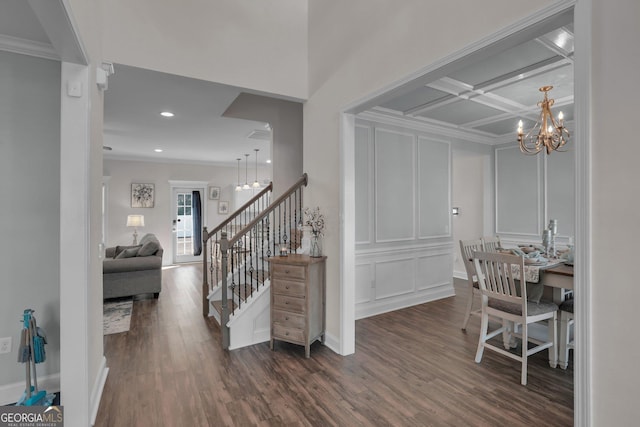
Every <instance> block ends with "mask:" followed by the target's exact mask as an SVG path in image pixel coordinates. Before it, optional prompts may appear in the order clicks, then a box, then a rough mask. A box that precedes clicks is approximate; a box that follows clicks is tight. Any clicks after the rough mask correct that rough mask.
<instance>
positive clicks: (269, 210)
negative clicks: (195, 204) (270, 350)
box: [202, 174, 307, 350]
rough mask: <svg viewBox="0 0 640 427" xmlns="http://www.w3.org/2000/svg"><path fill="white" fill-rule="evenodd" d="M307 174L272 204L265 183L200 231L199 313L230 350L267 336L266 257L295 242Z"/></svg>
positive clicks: (293, 248)
mask: <svg viewBox="0 0 640 427" xmlns="http://www.w3.org/2000/svg"><path fill="white" fill-rule="evenodd" d="M306 185H307V174H304V175H302V177H301V178H300V179H299V180H298V181H297V182H296V183H295V184H294V185H293V186H291V188H289V189H288V190H287V191H286V192H285V193H284V194H282V196H280V197H279V198H278V199H277V200H275V201H274V202H273V203H271V202H270V199H271V194H272V191H273V185H272V184H269V185H268V186H267V187H266V188H265V189H264V190H262V191H261V192H260V193H258V194H256V195H255V196H254V197H253V198H252V199H251V200H249V201H248V202H247V203H245V204H244V205H243V206H242V207H241V208H240V209H238V210H237V211H235V212H234V213H233V214H232V215H231V216H230V217H229V218H227V219H226V220H225V221H224V222H222V223H221V224H220V225H218V226H217V227H216V228H215V229H213V230H212V231H211V232H209V231H208V230H207V228H206V227H205V228H204V230H203V243H204V244H203V269H202V273H203V274H202V278H203V280H202V314H203V316H211V317H214V318H215V319H216V320H217V321H218V323H219V324H220V327H221V330H222V347H223V348H224V349H229V350H233V349H236V348H241V347H246V346H248V345H253V344H257V343H260V342H264V341H268V340H269V339H270V310H269V308H270V293H269V288H270V280H269V263H268V262H267V261H266V260H267V259H268V258H269V257H271V256H274V255H278V254H279V253H280V251H281V250H283V249H285V248H286V250H288V251H289V252H290V253H295V251H296V248H297V247H299V246H300V240H301V237H302V236H301V232H300V228H301V227H300V226H301V224H302V187H306Z"/></svg>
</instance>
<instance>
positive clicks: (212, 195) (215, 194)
mask: <svg viewBox="0 0 640 427" xmlns="http://www.w3.org/2000/svg"><path fill="white" fill-rule="evenodd" d="M219 199H220V187H213V186H212V187H209V200H219Z"/></svg>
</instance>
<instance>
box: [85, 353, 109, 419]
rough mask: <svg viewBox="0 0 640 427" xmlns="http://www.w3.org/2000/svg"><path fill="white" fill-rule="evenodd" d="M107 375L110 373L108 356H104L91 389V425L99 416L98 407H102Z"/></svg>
mask: <svg viewBox="0 0 640 427" xmlns="http://www.w3.org/2000/svg"><path fill="white" fill-rule="evenodd" d="M107 375H109V368H108V367H107V358H106V357H104V356H102V363H100V369H99V370H98V375H97V376H96V381H95V382H94V383H93V390H92V391H91V401H90V402H89V405H90V408H91V425H94V424H95V423H96V417H97V416H98V409H100V400H101V399H102V392H103V390H104V384H105V383H106V382H107Z"/></svg>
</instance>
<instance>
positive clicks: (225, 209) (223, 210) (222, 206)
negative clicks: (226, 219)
mask: <svg viewBox="0 0 640 427" xmlns="http://www.w3.org/2000/svg"><path fill="white" fill-rule="evenodd" d="M218 213H219V214H220V215H227V214H228V213H229V202H218Z"/></svg>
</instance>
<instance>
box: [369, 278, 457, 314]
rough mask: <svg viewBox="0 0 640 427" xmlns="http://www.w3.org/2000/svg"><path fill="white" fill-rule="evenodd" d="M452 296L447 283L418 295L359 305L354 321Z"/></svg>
mask: <svg viewBox="0 0 640 427" xmlns="http://www.w3.org/2000/svg"><path fill="white" fill-rule="evenodd" d="M452 296H455V291H454V289H453V285H452V284H451V283H447V284H443V285H441V286H436V287H434V288H431V289H429V290H427V291H424V292H421V293H420V294H416V293H411V294H408V295H403V296H401V297H393V298H388V299H383V300H378V301H374V302H370V303H365V304H360V305H356V320H358V319H364V318H366V317H371V316H377V315H378V314H383V313H387V312H389V311H395V310H400V309H402V308H407V307H411V306H414V305H418V304H424V303H427V302H431V301H436V300H439V299H442V298H448V297H452Z"/></svg>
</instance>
